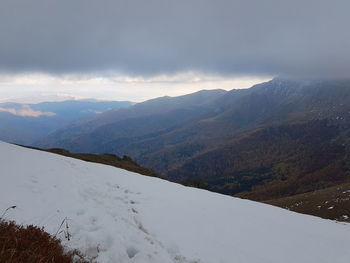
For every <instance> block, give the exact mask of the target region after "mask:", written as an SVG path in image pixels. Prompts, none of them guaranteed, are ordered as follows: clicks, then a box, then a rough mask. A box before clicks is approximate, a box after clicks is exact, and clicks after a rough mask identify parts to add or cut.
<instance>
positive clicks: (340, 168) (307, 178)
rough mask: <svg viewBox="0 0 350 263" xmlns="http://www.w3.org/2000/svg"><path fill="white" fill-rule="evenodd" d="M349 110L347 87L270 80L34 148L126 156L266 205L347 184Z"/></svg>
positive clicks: (150, 107) (100, 119) (149, 106)
mask: <svg viewBox="0 0 350 263" xmlns="http://www.w3.org/2000/svg"><path fill="white" fill-rule="evenodd" d="M349 113H350V81H347V80H342V81H340V80H318V81H316V80H312V81H311V80H291V79H282V78H275V79H273V80H272V81H270V82H266V83H262V84H259V85H256V86H254V87H252V88H250V89H246V90H231V91H229V92H224V91H220V90H218V91H201V92H198V93H194V94H189V95H186V96H181V97H175V98H170V97H165V98H159V99H154V100H151V101H146V102H144V103H139V104H136V105H134V106H133V107H129V108H127V109H120V110H115V111H109V112H106V113H105V114H101V115H99V116H97V117H96V118H94V119H93V120H91V121H89V122H85V123H76V124H74V125H72V126H69V127H66V128H65V129H61V130H59V131H57V132H55V133H52V134H51V135H49V136H48V137H46V138H44V139H43V140H41V141H40V143H38V145H39V146H40V147H63V148H66V149H68V150H71V151H73V152H90V153H106V152H108V153H115V154H118V155H124V154H127V155H129V156H131V157H132V158H133V159H135V160H136V161H137V162H138V163H140V164H141V165H143V166H145V167H150V168H152V169H154V170H155V171H156V172H157V173H160V174H161V175H162V176H165V177H168V178H170V179H173V180H188V179H201V180H204V181H205V182H206V183H207V184H209V186H210V189H211V190H213V191H217V192H220V193H225V194H230V195H233V194H237V193H240V192H249V191H251V190H252V189H254V193H251V194H247V195H246V197H248V198H251V199H254V200H269V199H272V198H280V197H284V196H289V195H294V194H300V193H305V192H308V191H313V190H315V189H319V188H322V187H323V188H324V187H328V186H333V185H336V184H340V183H344V182H348V181H349V180H350V177H349V167H350V166H349V163H350V159H349V156H350V155H349V153H350V144H349V142H350V135H349V134H350V133H349V128H350V118H349V116H350V115H349ZM259 186H261V187H260V188H259ZM255 190H256V191H255Z"/></svg>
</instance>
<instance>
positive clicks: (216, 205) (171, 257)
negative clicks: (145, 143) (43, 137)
mask: <svg viewBox="0 0 350 263" xmlns="http://www.w3.org/2000/svg"><path fill="white" fill-rule="evenodd" d="M0 176H1V184H0V213H2V211H4V210H5V209H6V208H7V207H9V206H12V205H16V206H17V208H16V209H13V210H10V211H9V212H8V213H7V214H6V217H5V218H7V219H14V220H16V221H17V222H18V223H23V224H36V225H38V226H44V227H45V230H46V231H48V232H50V233H52V234H55V233H56V232H57V230H58V228H59V226H60V224H61V222H62V220H63V219H64V218H66V217H67V218H68V225H69V232H70V234H71V235H72V238H71V240H70V241H68V240H65V241H64V242H65V244H66V245H67V246H70V247H75V248H78V249H81V250H82V251H83V252H84V253H87V254H88V255H89V256H90V257H95V256H96V257H97V261H98V262H101V263H109V262H118V263H124V262H125V263H126V262H135V263H136V262H139V263H147V262H149V263H151V262H152V263H168V262H169V263H194V262H197V263H312V262H315V263H316V262H317V263H330V262H332V263H348V262H349V260H350V249H349V244H350V225H348V224H341V223H336V222H333V221H328V220H322V219H320V218H316V217H311V216H306V215H301V214H296V213H293V212H289V211H286V210H282V209H280V208H276V207H272V206H268V205H263V204H260V203H255V202H251V201H246V200H241V199H237V198H232V197H228V196H223V195H219V194H215V193H211V192H207V191H203V190H198V189H193V188H187V187H184V186H181V185H178V184H173V183H169V182H167V181H163V180H160V179H157V178H150V177H145V176H141V175H138V174H135V173H131V172H127V171H124V170H121V169H117V168H114V167H110V166H104V165H100V164H93V163H87V162H83V161H79V160H75V159H70V158H66V157H62V156H59V155H54V154H50V153H46V152H40V151H35V150H30V149H25V148H21V147H18V146H14V145H10V144H6V143H2V142H0ZM60 237H62V239H64V235H63V233H61V234H60Z"/></svg>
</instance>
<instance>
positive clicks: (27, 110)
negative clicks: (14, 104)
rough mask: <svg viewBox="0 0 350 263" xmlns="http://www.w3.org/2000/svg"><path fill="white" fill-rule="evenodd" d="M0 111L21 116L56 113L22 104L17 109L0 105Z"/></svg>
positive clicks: (51, 114)
mask: <svg viewBox="0 0 350 263" xmlns="http://www.w3.org/2000/svg"><path fill="white" fill-rule="evenodd" d="M0 112H7V113H11V114H12V115H16V116H21V117H40V116H47V117H52V116H55V115H56V113H54V112H44V111H36V110H33V109H32V108H31V107H29V106H28V105H22V107H21V108H19V109H16V108H2V107H0Z"/></svg>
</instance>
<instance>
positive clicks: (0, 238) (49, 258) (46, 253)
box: [0, 220, 87, 263]
mask: <svg viewBox="0 0 350 263" xmlns="http://www.w3.org/2000/svg"><path fill="white" fill-rule="evenodd" d="M0 262H1V263H73V262H81V263H83V262H84V263H87V261H85V260H84V259H83V257H82V256H80V253H79V252H78V251H72V252H68V253H67V252H65V251H64V248H63V246H62V245H61V243H60V240H59V239H57V238H55V237H52V236H51V235H50V234H48V233H47V232H45V231H44V230H43V229H42V228H39V227H36V226H33V225H30V226H25V227H24V226H19V225H17V224H15V223H14V222H7V221H4V220H0Z"/></svg>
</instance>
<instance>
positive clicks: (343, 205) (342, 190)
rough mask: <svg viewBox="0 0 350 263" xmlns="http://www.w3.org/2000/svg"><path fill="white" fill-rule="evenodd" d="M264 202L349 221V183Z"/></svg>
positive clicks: (327, 217)
mask: <svg viewBox="0 0 350 263" xmlns="http://www.w3.org/2000/svg"><path fill="white" fill-rule="evenodd" d="M265 203H267V204H271V205H275V206H279V207H282V208H286V209H288V210H291V211H294V212H298V213H302V214H309V215H314V216H319V217H322V218H326V219H333V220H337V221H345V222H350V183H346V184H341V185H338V186H334V187H329V188H326V189H322V190H317V191H312V192H308V193H304V194H299V195H294V196H289V197H284V198H279V199H275V200H268V201H265Z"/></svg>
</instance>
